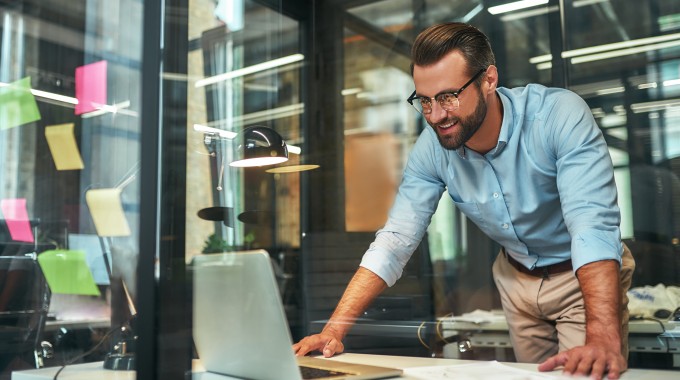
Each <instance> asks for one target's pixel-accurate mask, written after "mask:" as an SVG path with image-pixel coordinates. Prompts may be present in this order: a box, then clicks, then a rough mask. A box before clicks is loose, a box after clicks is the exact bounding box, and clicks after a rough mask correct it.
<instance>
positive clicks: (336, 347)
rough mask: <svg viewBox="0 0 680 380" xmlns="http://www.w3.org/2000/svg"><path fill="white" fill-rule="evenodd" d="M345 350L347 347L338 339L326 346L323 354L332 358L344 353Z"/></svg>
mask: <svg viewBox="0 0 680 380" xmlns="http://www.w3.org/2000/svg"><path fill="white" fill-rule="evenodd" d="M344 349H345V345H344V344H342V342H340V341H339V340H337V339H331V340H329V341H328V342H327V343H326V345H325V346H324V348H323V351H322V353H323V356H324V357H326V358H330V357H331V356H333V355H335V354H339V353H341V352H342V351H344Z"/></svg>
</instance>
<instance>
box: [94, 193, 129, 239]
mask: <svg viewBox="0 0 680 380" xmlns="http://www.w3.org/2000/svg"><path fill="white" fill-rule="evenodd" d="M85 201H86V202H87V206H88V207H89V208H90V215H91V216H92V221H93V222H94V227H95V229H96V230H97V235H99V236H129V235H130V227H129V226H128V222H127V219H125V213H124V212H123V204H122V203H121V201H120V189H115V188H114V189H93V190H88V191H87V192H86V193H85Z"/></svg>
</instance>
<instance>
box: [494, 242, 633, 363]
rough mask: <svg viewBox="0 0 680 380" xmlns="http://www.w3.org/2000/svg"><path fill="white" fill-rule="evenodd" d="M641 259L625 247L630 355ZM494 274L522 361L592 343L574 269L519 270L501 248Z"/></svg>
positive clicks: (624, 331) (624, 347)
mask: <svg viewBox="0 0 680 380" xmlns="http://www.w3.org/2000/svg"><path fill="white" fill-rule="evenodd" d="M634 270H635V260H634V259H633V255H632V254H631V253H630V250H629V249H628V247H626V246H625V244H624V246H623V256H622V263H621V277H620V278H621V314H622V318H621V322H622V324H621V338H622V339H621V352H622V353H623V357H624V358H626V359H627V358H628V297H627V292H628V289H629V288H630V284H631V280H632V277H633V271H634ZM493 277H494V281H495V283H496V287H497V288H498V291H499V292H500V296H501V304H502V306H503V311H504V312H505V317H506V319H507V322H508V330H509V333H510V342H511V343H512V347H513V349H514V351H515V358H516V359H517V361H518V362H524V363H541V362H543V361H544V360H546V359H548V358H549V357H551V356H553V355H555V354H557V353H558V352H562V351H566V350H569V349H571V348H574V347H577V346H582V345H584V344H585V341H586V316H585V308H584V304H583V295H582V294H581V288H580V286H579V282H578V279H577V278H576V276H575V275H574V272H573V271H566V272H563V273H558V274H555V275H551V276H550V277H548V278H542V277H535V276H531V275H528V274H525V273H522V272H520V271H518V270H517V269H515V268H514V267H513V266H512V265H511V264H510V263H509V262H508V259H507V258H506V257H505V253H504V252H503V250H502V249H501V252H500V254H499V255H498V257H496V261H495V262H494V264H493Z"/></svg>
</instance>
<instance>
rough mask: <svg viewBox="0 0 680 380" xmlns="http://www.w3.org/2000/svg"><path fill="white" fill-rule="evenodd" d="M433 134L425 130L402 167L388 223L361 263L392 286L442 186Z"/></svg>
mask: <svg viewBox="0 0 680 380" xmlns="http://www.w3.org/2000/svg"><path fill="white" fill-rule="evenodd" d="M430 133H434V132H432V131H429V130H426V131H424V132H423V133H422V134H421V136H420V137H419V138H418V141H417V142H416V144H415V146H414V147H413V150H412V151H411V154H410V155H409V160H408V163H407V165H406V168H405V170H404V176H403V178H402V182H401V184H400V186H399V191H398V192H397V196H396V198H395V201H394V204H393V205H392V208H391V209H390V212H389V216H388V219H387V223H386V224H385V226H384V227H383V228H382V229H380V230H379V231H378V232H377V233H376V238H375V240H374V241H373V243H371V245H370V247H369V248H368V250H367V251H366V253H365V254H364V256H363V258H362V261H361V264H360V265H361V266H362V267H364V268H366V269H368V270H370V271H371V272H373V273H375V274H376V275H378V276H379V277H380V278H382V279H383V280H384V281H385V282H386V283H387V285H389V286H392V285H394V283H395V282H396V281H397V280H398V279H399V278H400V277H401V275H402V273H403V269H404V266H405V265H406V263H407V262H408V260H409V259H410V257H411V255H412V254H413V251H415V249H416V248H417V247H418V244H420V241H421V240H422V238H423V236H424V235H425V231H426V230H427V227H428V226H429V224H430V220H431V218H432V214H434V212H435V210H436V209H437V205H438V203H439V199H440V198H441V195H442V193H443V192H444V189H445V186H444V183H443V181H442V180H441V179H440V177H439V174H438V173H437V170H436V166H435V164H434V162H435V160H436V158H435V156H436V152H435V151H434V147H433V141H432V139H434V143H435V144H436V143H437V140H436V137H435V136H432V135H429V134H430Z"/></svg>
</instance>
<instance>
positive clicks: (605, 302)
mask: <svg viewBox="0 0 680 380" xmlns="http://www.w3.org/2000/svg"><path fill="white" fill-rule="evenodd" d="M576 274H577V277H578V281H579V283H580V285H581V291H582V292H583V300H584V303H585V309H586V344H597V345H603V346H605V347H607V348H608V349H610V350H615V351H619V352H620V349H621V290H620V279H619V277H620V274H619V263H618V262H616V261H614V260H604V261H597V262H594V263H590V264H586V265H584V266H583V267H581V268H579V269H578V271H577V273H576Z"/></svg>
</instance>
